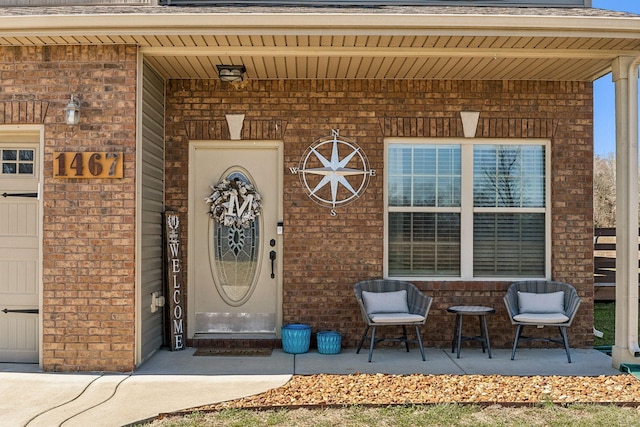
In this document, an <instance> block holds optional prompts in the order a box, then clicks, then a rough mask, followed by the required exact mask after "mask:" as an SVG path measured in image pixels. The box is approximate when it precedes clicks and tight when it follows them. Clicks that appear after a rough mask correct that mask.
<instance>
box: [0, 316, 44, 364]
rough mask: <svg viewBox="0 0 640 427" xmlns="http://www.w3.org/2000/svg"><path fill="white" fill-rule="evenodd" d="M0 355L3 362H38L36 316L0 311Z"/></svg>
mask: <svg viewBox="0 0 640 427" xmlns="http://www.w3.org/2000/svg"><path fill="white" fill-rule="evenodd" d="M0 314H1V316H0V355H1V356H2V359H1V360H2V361H3V362H10V363H37V362H38V316H37V315H35V314H22V313H16V314H12V313H7V314H4V313H0Z"/></svg>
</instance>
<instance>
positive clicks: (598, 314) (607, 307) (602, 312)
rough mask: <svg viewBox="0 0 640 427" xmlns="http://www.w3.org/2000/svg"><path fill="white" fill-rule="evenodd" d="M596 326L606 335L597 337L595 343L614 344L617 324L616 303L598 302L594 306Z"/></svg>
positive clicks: (596, 344) (601, 344)
mask: <svg viewBox="0 0 640 427" xmlns="http://www.w3.org/2000/svg"><path fill="white" fill-rule="evenodd" d="M593 317H594V326H595V328H596V329H597V330H599V331H600V332H602V333H603V334H604V335H603V336H602V338H598V337H595V339H594V343H593V344H594V345H595V346H596V347H597V346H604V345H613V343H614V341H615V326H616V303H615V302H597V303H595V304H594V308H593Z"/></svg>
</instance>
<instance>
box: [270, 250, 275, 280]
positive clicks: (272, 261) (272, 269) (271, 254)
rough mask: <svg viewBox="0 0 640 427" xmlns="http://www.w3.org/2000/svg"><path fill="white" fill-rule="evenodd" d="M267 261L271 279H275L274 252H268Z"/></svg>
mask: <svg viewBox="0 0 640 427" xmlns="http://www.w3.org/2000/svg"><path fill="white" fill-rule="evenodd" d="M269 259H270V260H271V278H272V279H274V278H275V277H276V273H275V269H274V268H275V262H276V251H271V252H269Z"/></svg>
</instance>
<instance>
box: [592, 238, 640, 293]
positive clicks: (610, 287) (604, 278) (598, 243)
mask: <svg viewBox="0 0 640 427" xmlns="http://www.w3.org/2000/svg"><path fill="white" fill-rule="evenodd" d="M593 244H594V246H593V251H594V252H593V257H594V258H593V261H594V268H593V282H594V285H595V289H594V298H595V300H596V301H615V299H616V288H615V286H616V229H615V228H596V229H594V233H593ZM639 250H640V246H639ZM638 267H639V270H638V271H639V276H638V283H640V259H639V265H638Z"/></svg>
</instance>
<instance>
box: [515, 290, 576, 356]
mask: <svg viewBox="0 0 640 427" xmlns="http://www.w3.org/2000/svg"><path fill="white" fill-rule="evenodd" d="M518 291H520V292H529V293H536V294H542V293H551V292H558V291H563V292H564V313H563V314H564V315H565V316H567V317H568V318H569V320H567V321H566V322H563V323H534V322H520V321H517V320H514V317H515V316H517V315H518V314H520V309H519V307H518ZM503 300H504V304H505V305H506V307H507V312H508V313H509V319H510V320H511V324H513V325H515V326H516V334H515V338H514V340H513V350H512V351H511V360H514V359H515V357H516V349H517V347H518V342H519V341H520V340H522V341H527V342H531V341H546V342H553V343H557V344H562V345H564V349H565V352H566V353H567V360H568V361H569V363H571V352H570V350H569V340H568V338H567V328H568V327H570V326H571V323H572V322H573V319H574V318H575V316H576V312H577V311H578V307H579V306H580V298H579V297H578V293H577V292H576V289H575V288H574V287H573V286H572V285H570V284H568V283H563V282H554V281H551V280H528V281H522V282H514V283H512V284H511V285H510V286H509V289H508V290H507V294H506V295H505V296H504V298H503ZM525 326H536V327H538V328H540V327H544V326H553V327H557V328H558V330H559V331H560V336H561V339H558V338H544V337H526V336H523V335H522V330H523V329H524V327H525Z"/></svg>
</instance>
